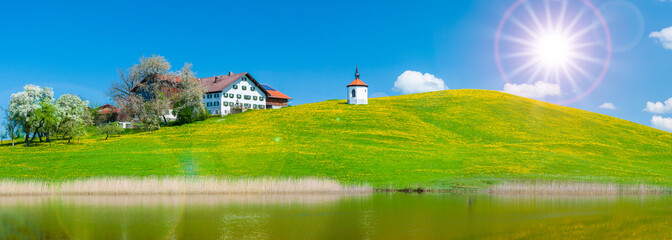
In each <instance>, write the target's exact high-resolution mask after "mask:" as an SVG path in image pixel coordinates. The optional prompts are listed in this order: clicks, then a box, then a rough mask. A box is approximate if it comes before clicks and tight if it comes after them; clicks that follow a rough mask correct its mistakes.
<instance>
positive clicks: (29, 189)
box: [0, 177, 373, 196]
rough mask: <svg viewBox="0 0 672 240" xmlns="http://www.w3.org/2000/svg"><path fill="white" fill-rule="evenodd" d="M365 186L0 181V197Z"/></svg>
mask: <svg viewBox="0 0 672 240" xmlns="http://www.w3.org/2000/svg"><path fill="white" fill-rule="evenodd" d="M371 191H373V190H372V188H370V187H368V186H365V185H344V184H341V183H340V182H337V181H334V180H329V179H320V178H270V177H269V178H217V177H144V178H127V177H106V178H89V179H76V180H68V181H63V182H44V181H16V180H12V179H5V180H0V195H3V196H16V195H155V194H166V195H177V194H284V193H363V192H371Z"/></svg>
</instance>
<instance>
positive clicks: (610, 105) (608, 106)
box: [598, 102, 616, 110]
mask: <svg viewBox="0 0 672 240" xmlns="http://www.w3.org/2000/svg"><path fill="white" fill-rule="evenodd" d="M598 108H601V109H609V110H616V106H615V105H614V104H613V103H610V102H605V103H603V104H602V105H600V106H599V107H598Z"/></svg>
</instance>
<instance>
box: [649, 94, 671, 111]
mask: <svg viewBox="0 0 672 240" xmlns="http://www.w3.org/2000/svg"><path fill="white" fill-rule="evenodd" d="M644 111H647V112H650V113H658V114H664V113H671V112H672V98H670V99H667V100H666V101H665V102H655V103H654V102H646V108H644Z"/></svg>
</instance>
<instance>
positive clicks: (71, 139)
mask: <svg viewBox="0 0 672 240" xmlns="http://www.w3.org/2000/svg"><path fill="white" fill-rule="evenodd" d="M70 140H72V136H70V138H68V144H70Z"/></svg>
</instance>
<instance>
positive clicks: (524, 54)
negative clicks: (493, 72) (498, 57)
mask: <svg viewBox="0 0 672 240" xmlns="http://www.w3.org/2000/svg"><path fill="white" fill-rule="evenodd" d="M535 54H536V53H535V52H534V51H525V52H516V53H509V54H506V55H503V56H502V59H512V58H522V57H530V56H534V55H535Z"/></svg>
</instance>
